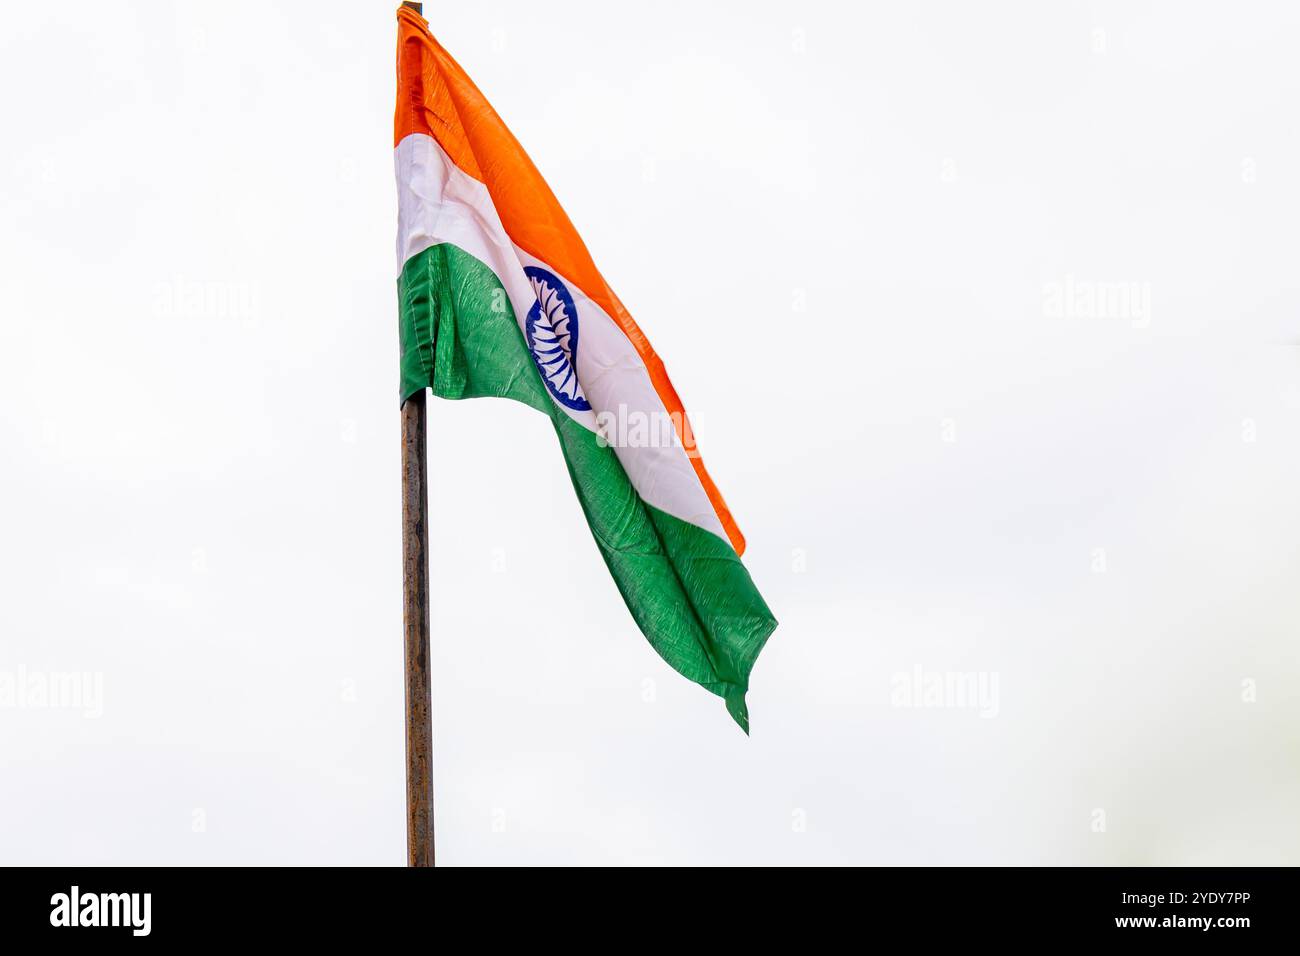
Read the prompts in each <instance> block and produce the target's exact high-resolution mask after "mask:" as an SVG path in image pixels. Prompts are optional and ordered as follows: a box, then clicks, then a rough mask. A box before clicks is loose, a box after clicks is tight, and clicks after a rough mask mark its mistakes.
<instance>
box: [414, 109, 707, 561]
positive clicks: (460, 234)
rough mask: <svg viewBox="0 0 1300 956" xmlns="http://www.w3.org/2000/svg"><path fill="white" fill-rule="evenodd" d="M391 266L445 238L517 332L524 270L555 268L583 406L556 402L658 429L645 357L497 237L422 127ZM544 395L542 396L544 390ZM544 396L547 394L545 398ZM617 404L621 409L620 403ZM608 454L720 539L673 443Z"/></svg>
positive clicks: (501, 232)
mask: <svg viewBox="0 0 1300 956" xmlns="http://www.w3.org/2000/svg"><path fill="white" fill-rule="evenodd" d="M395 161H396V166H397V208H398V214H397V223H398V226H397V267H398V271H399V273H400V271H401V268H402V266H404V265H405V264H406V262H407V260H408V259H410V258H411V257H412V256H414V255H417V254H419V253H421V252H423V251H424V250H425V249H428V248H429V247H430V246H435V245H437V244H438V243H440V242H450V243H452V244H454V245H456V246H459V247H460V248H461V249H463V250H465V251H466V252H468V253H469V254H470V255H472V256H474V257H475V258H476V259H478V260H479V261H481V262H483V263H485V264H486V265H487V266H488V267H489V268H490V269H491V270H492V271H493V272H494V273H496V276H497V278H498V279H500V280H501V284H502V286H504V287H505V290H506V296H507V297H508V298H509V299H510V305H511V306H512V307H513V308H514V311H515V318H516V320H517V321H518V322H519V324H520V328H521V329H522V328H523V325H524V322H525V320H526V317H527V315H528V311H529V310H530V309H531V308H532V306H533V303H534V302H535V301H536V296H535V295H534V293H533V287H532V284H531V283H530V282H529V280H528V277H527V276H526V275H525V274H524V267H525V266H532V265H538V266H541V267H542V268H544V269H546V270H548V271H549V272H552V273H554V274H555V275H556V276H557V277H558V278H559V279H560V280H561V281H562V282H563V283H564V284H565V285H566V286H568V288H569V291H570V293H571V294H572V295H573V300H574V304H575V306H576V307H577V310H578V327H579V344H578V355H577V361H576V363H575V364H576V367H577V372H578V381H579V382H580V383H581V385H582V390H583V392H584V393H585V395H586V398H587V401H588V402H589V403H590V404H591V408H592V410H591V411H585V410H584V411H576V410H574V409H571V408H568V407H567V406H565V405H563V404H561V403H560V402H556V403H555V404H556V406H557V407H559V408H561V409H563V410H564V411H565V413H567V414H568V415H570V416H571V417H572V418H573V419H575V420H576V421H578V422H579V423H581V424H582V425H583V426H584V427H585V428H587V429H589V430H591V431H593V432H594V431H595V430H596V414H597V413H601V412H607V413H611V414H613V415H620V414H621V415H623V416H626V417H627V420H628V421H631V422H636V421H638V418H637V416H640V419H639V420H641V421H643V422H646V423H647V424H648V430H650V431H657V429H658V428H659V426H660V425H661V423H663V422H665V421H666V420H667V419H666V416H667V414H668V411H667V409H666V408H665V407H664V404H663V401H662V400H661V399H660V398H659V394H658V393H657V392H656V391H655V389H654V385H653V384H652V383H651V381H650V375H649V373H648V372H647V371H646V367H645V363H644V362H643V361H641V356H640V355H639V354H638V353H637V350H636V349H635V348H634V347H633V345H632V343H631V341H630V340H629V339H628V337H627V336H626V335H624V334H623V330H622V329H621V328H619V327H618V325H617V324H616V323H615V322H614V320H613V319H611V318H610V317H609V315H608V314H607V313H606V312H605V310H604V309H602V308H601V307H600V306H599V305H597V304H596V303H595V302H593V301H591V299H589V298H588V297H587V296H586V295H585V294H584V293H583V292H582V291H581V290H580V289H579V288H578V287H577V286H575V285H574V284H573V283H572V282H570V281H569V279H568V277H567V276H564V275H562V274H560V273H559V272H557V271H556V270H555V269H554V268H553V267H552V266H551V265H550V264H549V263H546V262H544V261H542V260H539V259H535V258H533V257H532V256H530V255H529V254H528V253H526V252H524V251H523V250H522V249H520V248H518V247H517V246H516V245H515V244H514V243H513V242H512V241H511V240H510V237H509V236H508V235H507V234H506V231H505V227H504V226H503V225H502V224H501V218H500V216H498V215H497V211H496V207H495V206H494V205H493V203H492V198H491V196H490V195H489V194H488V191H487V187H486V186H484V185H483V184H482V183H481V182H479V181H478V180H477V179H474V178H473V177H472V176H469V175H467V174H466V173H464V172H462V171H461V169H460V168H459V167H458V166H456V164H455V163H453V162H452V161H451V159H450V158H449V157H448V156H447V154H446V153H445V152H444V151H443V149H442V147H441V146H439V145H438V143H437V142H436V141H435V140H434V139H433V138H432V137H431V136H428V135H426V134H424V133H412V134H410V135H409V136H406V137H404V138H403V139H402V141H401V142H400V143H398V144H397V149H396V150H395ZM547 394H550V393H549V392H548V393H547ZM552 399H554V397H553V396H552ZM620 406H621V409H620ZM614 451H615V453H616V454H617V455H618V459H619V461H620V462H621V463H622V465H623V470H624V471H625V472H627V476H628V478H629V479H630V480H631V482H632V487H633V488H635V489H636V491H637V494H639V495H640V496H641V498H642V499H643V500H644V501H646V502H647V503H648V504H651V505H654V506H655V507H656V508H659V509H660V510H661V511H666V512H668V514H670V515H673V516H674V517H677V518H681V519H682V520H683V521H689V522H690V523H691V524H693V525H697V526H698V527H701V528H704V529H706V530H708V531H712V532H713V533H714V534H716V535H717V536H718V537H720V538H722V539H723V540H724V541H726V540H727V535H726V532H725V531H724V530H723V527H722V522H721V521H719V520H718V515H717V512H716V511H714V510H713V504H712V502H710V501H709V496H708V495H707V494H706V493H705V491H704V487H703V486H702V485H701V484H700V479H699V477H698V476H697V475H696V473H695V468H694V467H693V466H692V465H691V460H690V458H689V457H688V456H687V454H686V450H685V449H684V448H682V447H681V445H680V444H678V443H676V442H674V443H672V444H668V445H665V444H662V443H659V444H650V445H649V446H646V445H638V446H637V447H626V446H622V445H617V444H616V445H615V447H614Z"/></svg>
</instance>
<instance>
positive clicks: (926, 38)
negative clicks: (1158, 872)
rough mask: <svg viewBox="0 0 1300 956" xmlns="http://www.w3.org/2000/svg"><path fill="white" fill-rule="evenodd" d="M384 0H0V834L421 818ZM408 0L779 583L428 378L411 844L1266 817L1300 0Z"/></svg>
mask: <svg viewBox="0 0 1300 956" xmlns="http://www.w3.org/2000/svg"><path fill="white" fill-rule="evenodd" d="M394 6H395V4H394V3H393V2H391V0H390V2H367V3H357V2H325V0H321V2H316V3H312V4H307V5H291V4H266V3H253V2H228V3H220V4H212V3H209V4H167V3H161V2H159V3H141V2H136V3H116V4H89V3H83V4H25V5H16V6H13V7H12V8H11V9H8V10H6V14H5V16H6V22H5V28H4V30H3V32H0V89H3V90H4V92H3V94H0V96H2V97H3V102H4V125H5V149H4V150H3V153H2V154H0V183H2V185H0V190H3V195H4V215H3V216H2V217H0V256H2V257H3V262H4V267H3V272H2V273H0V290H2V291H3V302H4V305H5V308H4V317H3V320H0V328H2V329H3V344H2V347H0V438H2V439H3V441H0V456H2V458H0V461H2V462H3V465H4V475H5V482H4V486H5V490H6V493H5V494H4V495H3V497H2V498H0V541H3V544H2V545H0V580H2V581H3V590H2V592H0V593H3V600H0V777H2V778H3V781H4V783H3V786H2V787H0V821H3V822H0V862H3V863H29V864H46V863H48V864H73V863H78V864H112V863H130V864H146V863H159V864H167V863H194V864H232V863H361V864H393V865H398V864H401V863H403V862H404V860H405V848H404V838H405V828H404V816H403V813H404V759H403V737H402V728H403V717H402V706H403V704H402V686H403V685H402V673H401V667H402V644H401V592H400V583H401V576H400V547H399V545H400V527H399V517H400V501H399V469H398V464H399V443H398V435H399V433H398V410H397V401H396V399H397V387H398V386H397V371H398V369H397V323H396V300H395V277H396V263H395V261H394V230H395V227H396V201H395V194H394V187H393V168H392V167H393V161H392V145H393V144H392V113H393V74H394V63H393V55H394V44H395V33H396V25H395V19H394V16H393V7H394ZM426 8H427V12H428V14H429V17H430V20H431V24H432V28H433V31H434V33H435V35H437V36H438V37H439V39H440V40H441V41H442V42H443V44H444V45H445V46H446V47H447V48H448V49H449V50H450V51H451V52H452V54H453V55H454V56H456V57H457V58H458V59H459V61H460V62H461V63H462V65H463V66H464V67H465V68H466V70H467V71H468V72H469V74H470V75H471V76H472V77H473V78H474V79H475V81H476V82H477V84H478V85H479V86H480V88H481V89H482V90H483V91H484V92H485V94H486V95H487V96H488V97H489V98H490V99H491V100H492V101H493V103H494V104H495V106H496V107H497V109H498V111H499V112H500V113H501V115H502V116H503V117H504V119H505V121H506V122H507V123H508V124H510V126H511V127H512V129H513V130H514V132H515V134H516V135H517V136H518V138H519V140H520V141H521V142H522V143H523V144H524V145H525V147H526V148H527V149H528V150H529V152H530V154H531V155H532V157H533V159H534V161H535V162H536V164H537V165H538V167H539V168H540V169H541V171H542V172H543V174H544V175H545V176H546V177H547V178H548V180H549V182H550V184H551V186H552V188H553V189H554V190H555V192H556V194H557V196H558V197H559V199H560V201H561V202H562V203H563V204H564V205H565V207H566V209H567V210H568V212H569V214H570V216H571V217H572V219H573V221H574V222H575V224H576V225H577V227H578V229H579V230H580V231H581V232H582V233H583V235H584V237H585V239H586V241H587V244H588V246H589V247H590V249H591V250H592V253H593V255H594V257H595V259H596V262H597V264H598V265H599V266H600V268H601V269H602V271H603V272H604V274H605V276H606V278H607V279H608V281H609V283H610V284H611V286H613V287H614V288H615V289H616V290H617V291H618V293H619V295H620V296H621V298H622V299H623V301H624V302H625V303H626V305H627V306H628V308H629V309H630V311H631V312H632V314H633V315H634V316H635V317H636V318H637V320H638V321H639V323H640V324H641V326H642V328H643V329H644V330H645V331H646V333H647V334H648V335H649V337H650V338H651V340H652V341H653V342H654V344H655V347H656V349H657V350H658V351H659V353H660V355H661V356H663V358H664V360H665V362H666V364H667V366H668V369H669V371H670V373H671V375H672V377H673V381H674V383H675V384H676V386H677V388H678V391H679V392H680V393H681V395H682V398H683V400H684V402H685V404H686V407H687V409H688V410H689V411H690V412H691V414H692V416H693V419H694V424H695V426H696V427H695V431H696V434H697V436H698V438H699V442H700V447H701V449H702V451H703V454H704V457H705V460H706V461H707V462H708V463H709V467H710V470H711V472H712V474H713V476H714V478H715V479H716V480H717V482H718V484H719V486H720V488H721V489H722V491H723V493H724V494H725V495H726V497H727V499H728V502H729V504H730V505H731V508H732V510H733V512H734V514H735V516H736V518H737V520H738V521H739V523H740V526H741V528H742V529H743V530H744V532H745V533H746V535H747V537H748V540H749V551H748V553H747V555H746V563H747V565H748V567H749V568H750V570H751V572H752V574H753V576H754V578H755V580H756V582H757V584H758V586H759V588H760V589H761V590H762V591H763V593H764V595H765V596H766V598H767V600H768V602H769V604H770V605H771V606H772V608H773V610H774V612H775V614H776V616H777V617H778V619H779V620H780V622H781V624H780V627H779V628H778V629H777V631H776V633H775V634H774V636H773V637H772V639H771V640H770V642H769V643H768V646H767V648H766V650H765V651H764V653H763V655H762V657H761V658H760V659H759V662H758V664H757V666H756V668H755V670H754V675H753V681H752V690H751V693H750V698H749V700H750V712H751V717H752V721H753V736H752V737H750V738H746V737H745V736H744V735H743V734H741V733H740V732H739V731H738V730H737V728H736V727H735V725H734V724H733V723H732V721H731V720H730V719H729V718H728V716H727V714H726V712H725V710H724V708H723V706H722V703H721V701H720V700H718V699H717V698H715V697H713V696H711V695H709V694H707V693H706V692H704V691H702V690H701V689H700V688H698V687H697V686H695V685H693V684H691V683H690V682H688V681H686V680H685V679H683V678H680V677H679V676H677V675H676V674H675V673H674V672H672V671H671V670H670V669H669V668H668V666H667V665H666V664H664V663H663V662H662V661H660V660H659V658H658V657H656V656H655V654H654V653H653V651H652V650H651V649H650V647H649V646H648V645H647V643H646V642H645V640H644V639H643V638H642V637H641V636H640V635H639V633H638V632H637V630H636V628H635V626H634V625H633V622H632V620H631V618H630V616H629V615H628V614H627V612H626V610H625V608H624V607H623V606H622V603H621V601H620V599H619V596H618V593H617V591H616V589H615V587H614V585H613V583H612V581H611V580H610V577H609V575H608V572H607V571H606V570H605V568H604V565H603V564H602V562H601V560H600V558H599V555H598V553H597V551H596V548H595V546H594V544H593V542H592V540H591V538H590V534H589V532H588V530H587V527H586V523H585V521H584V520H583V518H582V514H581V511H580V509H579V507H578V505H577V502H576V500H575V498H574V495H573V492H572V489H571V487H570V485H569V479H568V476H567V473H566V471H565V467H564V463H563V459H562V457H561V454H560V451H559V448H558V447H557V444H556V442H555V438H554V435H553V432H552V429H551V427H550V425H549V424H548V423H547V422H546V420H545V418H544V417H542V416H541V415H539V414H537V413H536V412H534V411H532V410H530V409H528V408H525V407H523V406H520V405H513V404H510V403H507V402H503V401H489V400H482V401H473V402H463V403H447V402H438V403H436V404H434V405H432V406H431V414H430V436H429V453H430V475H431V484H432V501H431V504H430V524H431V537H432V552H433V559H432V568H431V578H432V586H431V590H432V603H433V621H432V627H433V658H432V669H433V695H434V700H433V709H434V738H435V751H436V752H435V792H436V795H435V802H436V814H437V839H438V852H439V856H440V862H443V863H446V864H494V863H529V864H531V863H677V864H690V863H744V864H749V863H794V864H805V863H807V864H813V863H818V864H839V863H896V864H897V863H916V864H930V863H1025V864H1034V863H1085V864H1097V863H1109V864H1157V863H1159V864H1193V863H1200V864H1228V863H1289V864H1296V863H1300V825H1298V824H1297V819H1296V814H1295V808H1296V806H1297V805H1300V758H1298V757H1297V751H1296V727H1297V726H1300V724H1298V721H1300V698H1297V696H1296V693H1295V688H1296V686H1297V679H1300V655H1298V654H1297V629H1298V628H1300V588H1297V575H1300V549H1298V548H1297V541H1298V540H1300V498H1298V496H1297V488H1300V314H1298V312H1297V305H1300V285H1298V284H1297V283H1296V281H1295V270H1296V263H1297V261H1300V233H1297V230H1296V226H1295V218H1296V217H1295V211H1296V209H1297V200H1300V186H1298V180H1297V175H1296V170H1297V169H1300V126H1298V125H1297V124H1296V122H1295V105H1296V103H1297V101H1300V74H1298V72H1297V70H1296V68H1295V59H1294V57H1295V49H1296V47H1297V41H1298V40H1300V35H1298V34H1300V10H1297V9H1296V8H1295V6H1294V5H1292V4H1285V3H1280V2H1278V3H1272V4H1257V5H1250V6H1249V7H1241V6H1240V5H1237V4H1229V3H1219V4H1187V3H1172V2H1171V3H1161V4H1151V3H1141V4H1132V3H1118V2H1092V3H1059V4H1041V3H1033V2H1023V3H996V4H992V5H980V6H979V7H978V9H977V8H976V5H972V4H962V3H957V2H948V3H928V4H922V5H900V4H872V5H862V4H848V3H829V2H801V3H763V2H754V0H747V2H744V3H740V2H725V3H723V2H719V3H708V4H705V3H699V2H692V3H675V2H665V3H659V4H656V5H655V6H654V7H653V9H652V10H647V9H644V8H639V7H637V8H634V7H632V6H628V5H619V4H609V3H597V2H582V3H577V2H573V3H570V2H559V0H557V2H551V3H547V4H536V3H520V2H513V0H498V2H495V3H493V4H489V5H484V4H437V3H431V4H428V5H427V7H426ZM557 607H558V608H562V609H564V613H563V614H562V615H559V616H557V615H556V614H555V613H554V609H555V608H557ZM63 674H78V675H85V676H84V678H79V679H78V681H77V682H75V683H74V684H72V685H69V684H67V682H62V683H60V682H59V677H58V675H63ZM42 684H44V685H45V686H46V687H47V688H50V687H56V686H57V687H58V688H61V691H60V692H64V691H69V690H77V691H79V692H80V693H81V697H80V698H78V699H72V698H68V697H66V696H63V697H59V695H58V694H56V695H55V697H56V698H58V699H53V700H52V699H48V698H47V699H46V704H45V705H42V704H41V702H40V698H39V694H38V693H37V691H38V690H39V688H40V687H41V686H42ZM6 687H7V688H8V695H7V696H6V694H5V689H6ZM968 691H969V692H968ZM51 703H57V704H59V706H49V704H51Z"/></svg>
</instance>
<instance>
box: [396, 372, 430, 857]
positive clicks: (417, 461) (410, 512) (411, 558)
mask: <svg viewBox="0 0 1300 956" xmlns="http://www.w3.org/2000/svg"><path fill="white" fill-rule="evenodd" d="M427 416H428V413H427V409H426V405H425V393H424V389H421V390H420V391H419V392H417V393H416V394H414V395H412V396H411V397H410V398H408V399H407V400H406V401H405V402H404V403H403V404H402V631H403V634H404V643H405V645H406V862H407V865H408V866H433V721H432V717H431V715H430V708H431V703H432V702H431V696H430V686H429V489H428V480H429V477H428V464H427V462H428V457H427V445H426V430H427V427H428V417H427Z"/></svg>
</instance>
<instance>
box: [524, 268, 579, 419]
mask: <svg viewBox="0 0 1300 956" xmlns="http://www.w3.org/2000/svg"><path fill="white" fill-rule="evenodd" d="M524 274H525V275H526V276H528V281H529V282H531V283H532V284H533V295H534V296H535V297H536V300H537V301H535V302H534V303H533V307H532V308H531V309H529V310H528V319H527V321H525V322H524V334H525V335H526V336H527V338H528V348H529V350H531V351H532V353H533V361H535V362H536V363H537V368H538V369H539V370H540V371H541V373H542V380H543V381H544V382H546V387H547V389H549V390H550V393H551V394H552V395H554V396H555V400H556V401H557V402H559V403H560V404H561V405H564V406H566V407H568V408H572V409H574V410H575V411H580V412H585V411H587V410H589V409H590V408H591V403H590V402H588V401H587V396H586V395H584V394H582V386H581V385H580V384H579V383H578V370H577V361H578V309H577V307H576V306H575V305H574V304H573V296H572V295H570V294H569V290H568V289H567V288H566V287H565V285H564V283H563V282H561V281H560V280H559V279H558V278H557V277H556V276H555V275H553V274H552V273H550V272H547V271H546V270H545V269H539V268H538V267H537V266H525V267H524Z"/></svg>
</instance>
